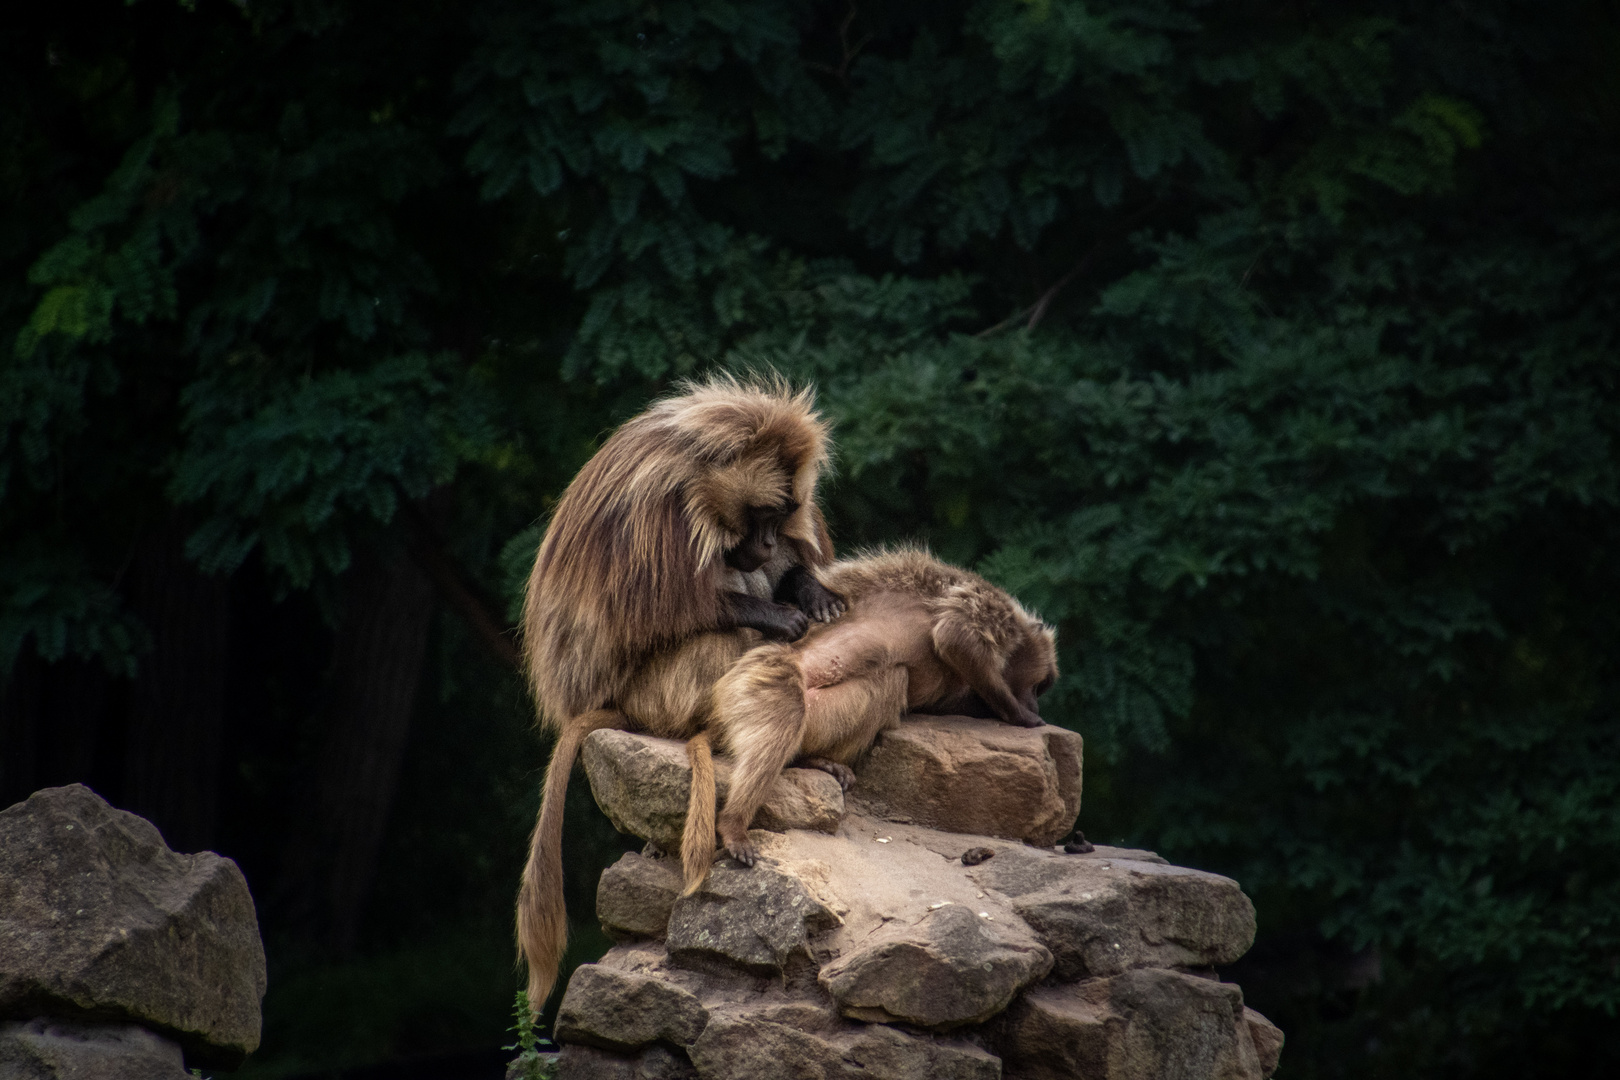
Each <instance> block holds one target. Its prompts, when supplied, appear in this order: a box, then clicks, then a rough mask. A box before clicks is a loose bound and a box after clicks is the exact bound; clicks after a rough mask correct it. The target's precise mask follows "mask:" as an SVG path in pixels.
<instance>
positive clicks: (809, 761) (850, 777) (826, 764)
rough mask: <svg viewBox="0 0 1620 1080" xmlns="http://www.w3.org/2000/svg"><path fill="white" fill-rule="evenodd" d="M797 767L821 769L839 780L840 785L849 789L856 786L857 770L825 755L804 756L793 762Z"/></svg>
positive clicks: (846, 789)
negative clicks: (824, 756)
mask: <svg viewBox="0 0 1620 1080" xmlns="http://www.w3.org/2000/svg"><path fill="white" fill-rule="evenodd" d="M793 767H794V768H796V769H820V770H821V771H822V772H824V773H826V774H827V775H828V776H831V777H832V778H833V779H834V780H836V781H838V786H839V787H841V788H843V789H844V790H845V791H848V790H849V789H850V788H852V787H854V786H855V770H854V769H851V768H850V767H849V766H848V765H843V764H840V763H839V762H836V761H831V760H829V759H827V758H823V757H804V758H800V759H799V760H798V761H795V762H794V763H793Z"/></svg>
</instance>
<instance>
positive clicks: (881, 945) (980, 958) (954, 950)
mask: <svg viewBox="0 0 1620 1080" xmlns="http://www.w3.org/2000/svg"><path fill="white" fill-rule="evenodd" d="M988 914H989V913H988V912H980V913H977V914H976V913H974V912H973V911H970V910H968V909H967V908H964V907H961V906H959V905H954V904H953V905H950V906H946V907H940V908H936V909H933V910H931V911H929V912H927V913H926V914H925V915H924V916H922V917H921V918H919V919H917V920H916V921H914V922H908V921H901V920H898V919H896V920H894V921H893V922H890V923H888V924H886V925H885V926H884V927H883V928H882V929H880V930H878V931H876V932H875V933H873V934H871V935H870V936H869V937H867V938H866V939H865V940H864V941H862V942H861V943H860V944H859V945H858V946H857V947H856V948H854V949H851V950H850V951H848V952H846V953H844V954H843V955H842V956H840V957H838V959H837V960H835V961H833V962H832V963H830V964H828V965H826V966H825V967H823V968H822V969H821V975H820V980H821V984H822V985H823V986H825V987H826V988H827V991H828V992H829V993H830V994H832V996H833V1000H834V1001H836V1002H837V1003H838V1007H839V1010H840V1011H841V1012H842V1013H843V1014H844V1015H845V1016H848V1017H851V1018H853V1019H857V1020H868V1021H875V1022H879V1023H896V1022H903V1023H908V1024H916V1025H918V1026H919V1027H929V1028H949V1027H955V1026H959V1025H962V1024H975V1023H979V1022H981V1021H984V1020H988V1019H989V1018H990V1017H992V1016H994V1015H995V1014H996V1013H998V1012H1000V1011H1001V1010H1002V1009H1005V1008H1006V1007H1007V1004H1008V1002H1010V1001H1012V999H1013V996H1014V995H1016V994H1017V993H1018V991H1019V990H1021V989H1023V988H1024V987H1025V986H1028V985H1029V984H1030V983H1032V982H1034V981H1035V980H1037V979H1039V978H1041V977H1042V976H1044V975H1045V974H1046V973H1047V972H1048V971H1049V970H1051V967H1052V954H1051V953H1050V952H1048V951H1047V950H1046V948H1045V947H1044V946H1042V945H1041V944H1040V942H1039V941H1037V940H1036V939H1035V936H1034V935H1033V934H1031V933H1030V932H1029V930H1028V929H1027V928H1026V927H1024V926H1022V925H1020V924H1011V925H1008V924H1000V923H995V922H994V921H993V920H990V919H987V918H985V917H984V916H986V915H988Z"/></svg>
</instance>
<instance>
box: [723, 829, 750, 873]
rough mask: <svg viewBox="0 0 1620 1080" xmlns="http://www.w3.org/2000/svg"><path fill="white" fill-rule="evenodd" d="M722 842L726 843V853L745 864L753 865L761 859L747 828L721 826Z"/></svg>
mask: <svg viewBox="0 0 1620 1080" xmlns="http://www.w3.org/2000/svg"><path fill="white" fill-rule="evenodd" d="M720 843H722V844H723V845H725V849H726V854H727V855H730V856H731V857H732V858H733V859H736V860H737V861H738V862H740V863H742V864H743V865H744V866H753V865H754V863H755V862H757V861H758V860H759V850H758V849H757V848H755V847H754V845H753V842H752V841H750V840H749V839H748V830H747V829H738V828H729V829H728V828H726V827H725V826H724V825H722V826H721V827H720Z"/></svg>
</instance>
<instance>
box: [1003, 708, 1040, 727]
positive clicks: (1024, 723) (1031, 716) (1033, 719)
mask: <svg viewBox="0 0 1620 1080" xmlns="http://www.w3.org/2000/svg"><path fill="white" fill-rule="evenodd" d="M1002 719H1003V720H1005V721H1006V722H1007V723H1009V724H1012V725H1014V726H1016V727H1042V726H1044V725H1045V724H1046V721H1045V720H1042V719H1041V714H1040V713H1038V712H1036V711H1035V710H1033V709H1025V708H1023V707H1020V708H1019V710H1018V711H1017V712H1016V713H1014V714H1013V715H1011V716H1003V717H1002Z"/></svg>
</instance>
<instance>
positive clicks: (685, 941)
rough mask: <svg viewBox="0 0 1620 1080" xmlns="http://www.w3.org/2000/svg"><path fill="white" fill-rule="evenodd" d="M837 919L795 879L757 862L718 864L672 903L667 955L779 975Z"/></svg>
mask: <svg viewBox="0 0 1620 1080" xmlns="http://www.w3.org/2000/svg"><path fill="white" fill-rule="evenodd" d="M837 923H838V917H837V916H835V915H834V914H833V913H832V912H831V911H829V910H828V909H827V908H826V907H825V906H824V905H823V904H822V903H821V902H820V901H818V900H816V899H815V898H814V897H812V896H811V895H810V894H809V893H808V892H806V891H805V888H804V886H803V885H802V884H800V883H799V880H798V879H797V878H795V877H793V876H791V875H789V874H784V873H781V872H780V871H778V870H776V869H774V868H772V867H770V866H767V865H766V864H764V863H763V862H762V863H759V864H758V865H756V866H754V867H752V868H739V867H730V866H716V867H715V868H714V869H713V870H711V871H710V872H709V879H708V881H707V882H705V883H704V886H703V888H702V889H701V890H699V891H698V892H697V893H694V894H693V895H691V896H683V897H680V898H679V899H677V900H676V901H675V905H674V908H673V910H672V911H671V912H670V917H669V933H668V938H667V940H668V944H669V954H670V956H671V957H672V958H673V959H674V960H675V962H676V963H679V964H689V965H690V964H694V963H695V964H698V965H702V964H704V963H706V962H709V961H719V962H721V963H725V964H731V965H735V966H736V967H740V968H742V969H743V970H745V971H750V972H753V973H755V974H771V973H775V972H780V971H781V970H782V966H783V965H784V964H785V963H786V962H787V958H788V957H789V956H791V955H793V954H795V953H807V949H806V943H807V942H808V940H809V936H810V934H812V933H814V932H815V931H817V930H824V929H827V928H829V927H832V926H836V925H837Z"/></svg>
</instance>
